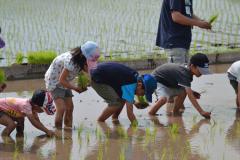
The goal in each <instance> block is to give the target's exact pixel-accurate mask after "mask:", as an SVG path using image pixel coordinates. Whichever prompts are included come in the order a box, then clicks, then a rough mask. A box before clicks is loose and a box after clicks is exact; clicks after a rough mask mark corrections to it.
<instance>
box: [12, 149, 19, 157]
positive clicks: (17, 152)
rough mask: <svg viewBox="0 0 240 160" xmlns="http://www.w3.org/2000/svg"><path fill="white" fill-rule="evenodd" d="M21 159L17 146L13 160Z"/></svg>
mask: <svg viewBox="0 0 240 160" xmlns="http://www.w3.org/2000/svg"><path fill="white" fill-rule="evenodd" d="M18 158H19V149H18V147H17V146H15V149H14V152H13V159H14V160H17V159H18Z"/></svg>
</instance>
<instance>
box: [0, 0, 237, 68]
mask: <svg viewBox="0 0 240 160" xmlns="http://www.w3.org/2000/svg"><path fill="white" fill-rule="evenodd" d="M161 4H162V0H131V1H129V0H120V1H117V0H87V1H86V0H41V1H39V0H0V26H1V28H2V34H1V37H3V39H4V40H5V41H6V44H7V45H6V47H5V48H4V49H2V50H0V52H1V57H2V58H4V59H5V61H4V62H2V65H9V64H11V63H12V62H13V61H14V60H13V58H14V57H15V55H16V53H18V52H23V53H24V54H25V53H26V52H28V51H39V50H54V51H57V52H58V53H62V52H65V51H67V50H68V49H70V48H73V47H76V46H79V45H81V44H83V43H84V42H85V41H87V40H92V41H96V42H97V43H98V44H99V45H100V47H101V49H102V52H103V58H104V56H105V57H106V56H107V57H109V56H110V57H111V58H114V57H115V58H119V57H129V58H130V57H143V56H152V55H153V54H159V53H162V50H160V49H159V48H157V47H156V46H155V39H156V34H157V27H158V22H159V16H160V10H161ZM193 5H194V12H195V14H196V15H198V16H199V17H201V18H203V19H206V20H208V19H209V17H210V16H211V15H214V14H219V16H218V19H217V21H216V22H215V23H214V24H213V29H212V31H206V30H202V29H199V28H194V29H193V41H192V51H193V52H194V51H198V50H203V51H204V52H208V53H211V52H216V51H223V50H226V49H235V48H239V47H240V12H239V10H240V1H239V0H194V2H193Z"/></svg>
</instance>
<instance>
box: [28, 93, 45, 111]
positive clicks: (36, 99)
mask: <svg viewBox="0 0 240 160" xmlns="http://www.w3.org/2000/svg"><path fill="white" fill-rule="evenodd" d="M45 92H46V91H45V90H42V89H38V90H36V91H35V92H34V93H33V96H32V98H31V102H32V103H33V104H35V105H38V106H41V107H42V106H43V103H44V100H45Z"/></svg>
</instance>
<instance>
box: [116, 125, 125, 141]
mask: <svg viewBox="0 0 240 160" xmlns="http://www.w3.org/2000/svg"><path fill="white" fill-rule="evenodd" d="M116 131H117V134H118V136H119V137H120V138H123V139H127V138H128V135H127V133H126V131H125V130H124V128H123V127H122V126H117V128H116Z"/></svg>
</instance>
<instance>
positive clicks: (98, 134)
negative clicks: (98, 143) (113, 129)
mask: <svg viewBox="0 0 240 160" xmlns="http://www.w3.org/2000/svg"><path fill="white" fill-rule="evenodd" d="M95 135H96V138H97V140H101V139H102V132H101V131H100V129H99V128H98V127H96V129H95Z"/></svg>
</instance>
